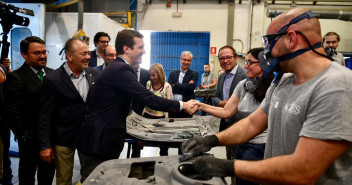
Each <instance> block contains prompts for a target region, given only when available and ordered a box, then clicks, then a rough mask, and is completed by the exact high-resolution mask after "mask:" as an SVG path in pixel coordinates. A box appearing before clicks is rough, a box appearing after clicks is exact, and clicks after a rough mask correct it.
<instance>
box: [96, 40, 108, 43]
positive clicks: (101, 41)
mask: <svg viewBox="0 0 352 185" xmlns="http://www.w3.org/2000/svg"><path fill="white" fill-rule="evenodd" d="M99 42H100V43H102V44H109V42H110V41H104V40H99Z"/></svg>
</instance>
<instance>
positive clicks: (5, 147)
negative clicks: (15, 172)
mask: <svg viewBox="0 0 352 185" xmlns="http://www.w3.org/2000/svg"><path fill="white" fill-rule="evenodd" d="M0 132H1V133H0V136H1V141H2V157H1V159H0V160H2V170H3V171H2V183H3V184H9V183H10V182H11V180H12V170H11V160H10V156H9V148H10V129H9V128H1V131H0ZM0 168H1V166H0Z"/></svg>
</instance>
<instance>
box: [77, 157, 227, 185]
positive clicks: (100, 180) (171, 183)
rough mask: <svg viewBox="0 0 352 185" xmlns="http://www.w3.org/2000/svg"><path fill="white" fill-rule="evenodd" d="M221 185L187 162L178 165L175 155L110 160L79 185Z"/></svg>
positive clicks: (220, 182) (216, 178) (219, 179)
mask: <svg viewBox="0 0 352 185" xmlns="http://www.w3.org/2000/svg"><path fill="white" fill-rule="evenodd" d="M101 184H105V185H110V184H111V185H112V184H114V185H119V184H121V185H132V184H133V185H142V184H144V185H148V184H161V185H166V184H168V185H225V184H227V183H226V181H225V180H224V179H223V178H219V177H212V178H204V177H201V176H199V175H198V174H197V172H196V171H195V170H194V168H193V166H192V164H191V161H187V162H179V156H177V155H176V156H163V157H150V158H133V159H118V160H110V161H106V162H104V163H102V164H100V165H99V166H98V167H97V168H95V170H94V171H93V172H92V173H91V174H90V175H89V176H88V178H87V179H86V180H85V181H84V183H83V185H101Z"/></svg>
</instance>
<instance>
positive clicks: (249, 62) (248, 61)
mask: <svg viewBox="0 0 352 185" xmlns="http://www.w3.org/2000/svg"><path fill="white" fill-rule="evenodd" d="M255 63H259V61H256V62H255V61H250V60H245V61H244V64H247V65H248V66H251V65H252V64H255Z"/></svg>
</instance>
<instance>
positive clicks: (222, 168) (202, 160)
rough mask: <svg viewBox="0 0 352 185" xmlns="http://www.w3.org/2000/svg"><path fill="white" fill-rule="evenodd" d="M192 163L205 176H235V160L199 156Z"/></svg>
mask: <svg viewBox="0 0 352 185" xmlns="http://www.w3.org/2000/svg"><path fill="white" fill-rule="evenodd" d="M192 164H193V166H194V169H195V170H197V172H198V174H199V175H200V176H201V177H203V178H209V177H213V176H216V177H227V176H233V177H234V176H235V167H234V160H226V159H217V158H214V157H211V156H204V157H198V158H197V159H196V160H194V161H193V162H192Z"/></svg>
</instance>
